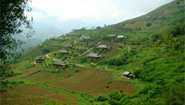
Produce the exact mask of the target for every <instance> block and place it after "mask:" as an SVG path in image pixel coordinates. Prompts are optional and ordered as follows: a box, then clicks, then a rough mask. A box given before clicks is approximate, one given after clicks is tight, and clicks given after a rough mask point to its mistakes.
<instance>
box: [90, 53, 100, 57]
mask: <svg viewBox="0 0 185 105" xmlns="http://www.w3.org/2000/svg"><path fill="white" fill-rule="evenodd" d="M86 56H87V57H94V58H100V57H101V55H99V54H97V53H89V54H88V55H86Z"/></svg>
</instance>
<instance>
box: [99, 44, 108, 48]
mask: <svg viewBox="0 0 185 105" xmlns="http://www.w3.org/2000/svg"><path fill="white" fill-rule="evenodd" d="M97 48H109V46H107V45H99V46H98V47H97Z"/></svg>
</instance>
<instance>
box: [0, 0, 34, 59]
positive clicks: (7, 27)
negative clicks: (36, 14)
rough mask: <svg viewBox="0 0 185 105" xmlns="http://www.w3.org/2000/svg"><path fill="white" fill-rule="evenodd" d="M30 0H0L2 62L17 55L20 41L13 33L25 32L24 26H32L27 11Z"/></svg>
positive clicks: (29, 9) (0, 48)
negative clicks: (16, 50) (16, 51)
mask: <svg viewBox="0 0 185 105" xmlns="http://www.w3.org/2000/svg"><path fill="white" fill-rule="evenodd" d="M29 1H30V0H0V62H3V61H5V60H7V59H8V58H9V57H12V56H14V55H15V49H16V48H17V47H18V46H19V45H20V41H18V40H15V39H14V38H13V35H15V34H20V33H21V32H23V29H24V28H23V27H26V28H31V25H30V22H31V21H29V20H28V17H27V16H26V15H25V13H26V12H30V11H31V8H30V7H29V6H28V2H29Z"/></svg>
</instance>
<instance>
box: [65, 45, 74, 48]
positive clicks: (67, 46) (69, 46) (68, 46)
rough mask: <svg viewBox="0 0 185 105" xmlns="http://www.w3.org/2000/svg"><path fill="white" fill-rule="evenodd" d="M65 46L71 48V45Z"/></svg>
mask: <svg viewBox="0 0 185 105" xmlns="http://www.w3.org/2000/svg"><path fill="white" fill-rule="evenodd" d="M65 47H66V48H73V47H72V46H71V45H66V46H65Z"/></svg>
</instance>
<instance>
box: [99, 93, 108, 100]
mask: <svg viewBox="0 0 185 105" xmlns="http://www.w3.org/2000/svg"><path fill="white" fill-rule="evenodd" d="M105 100H106V97H105V96H104V95H102V94H100V95H98V97H97V101H105Z"/></svg>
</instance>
